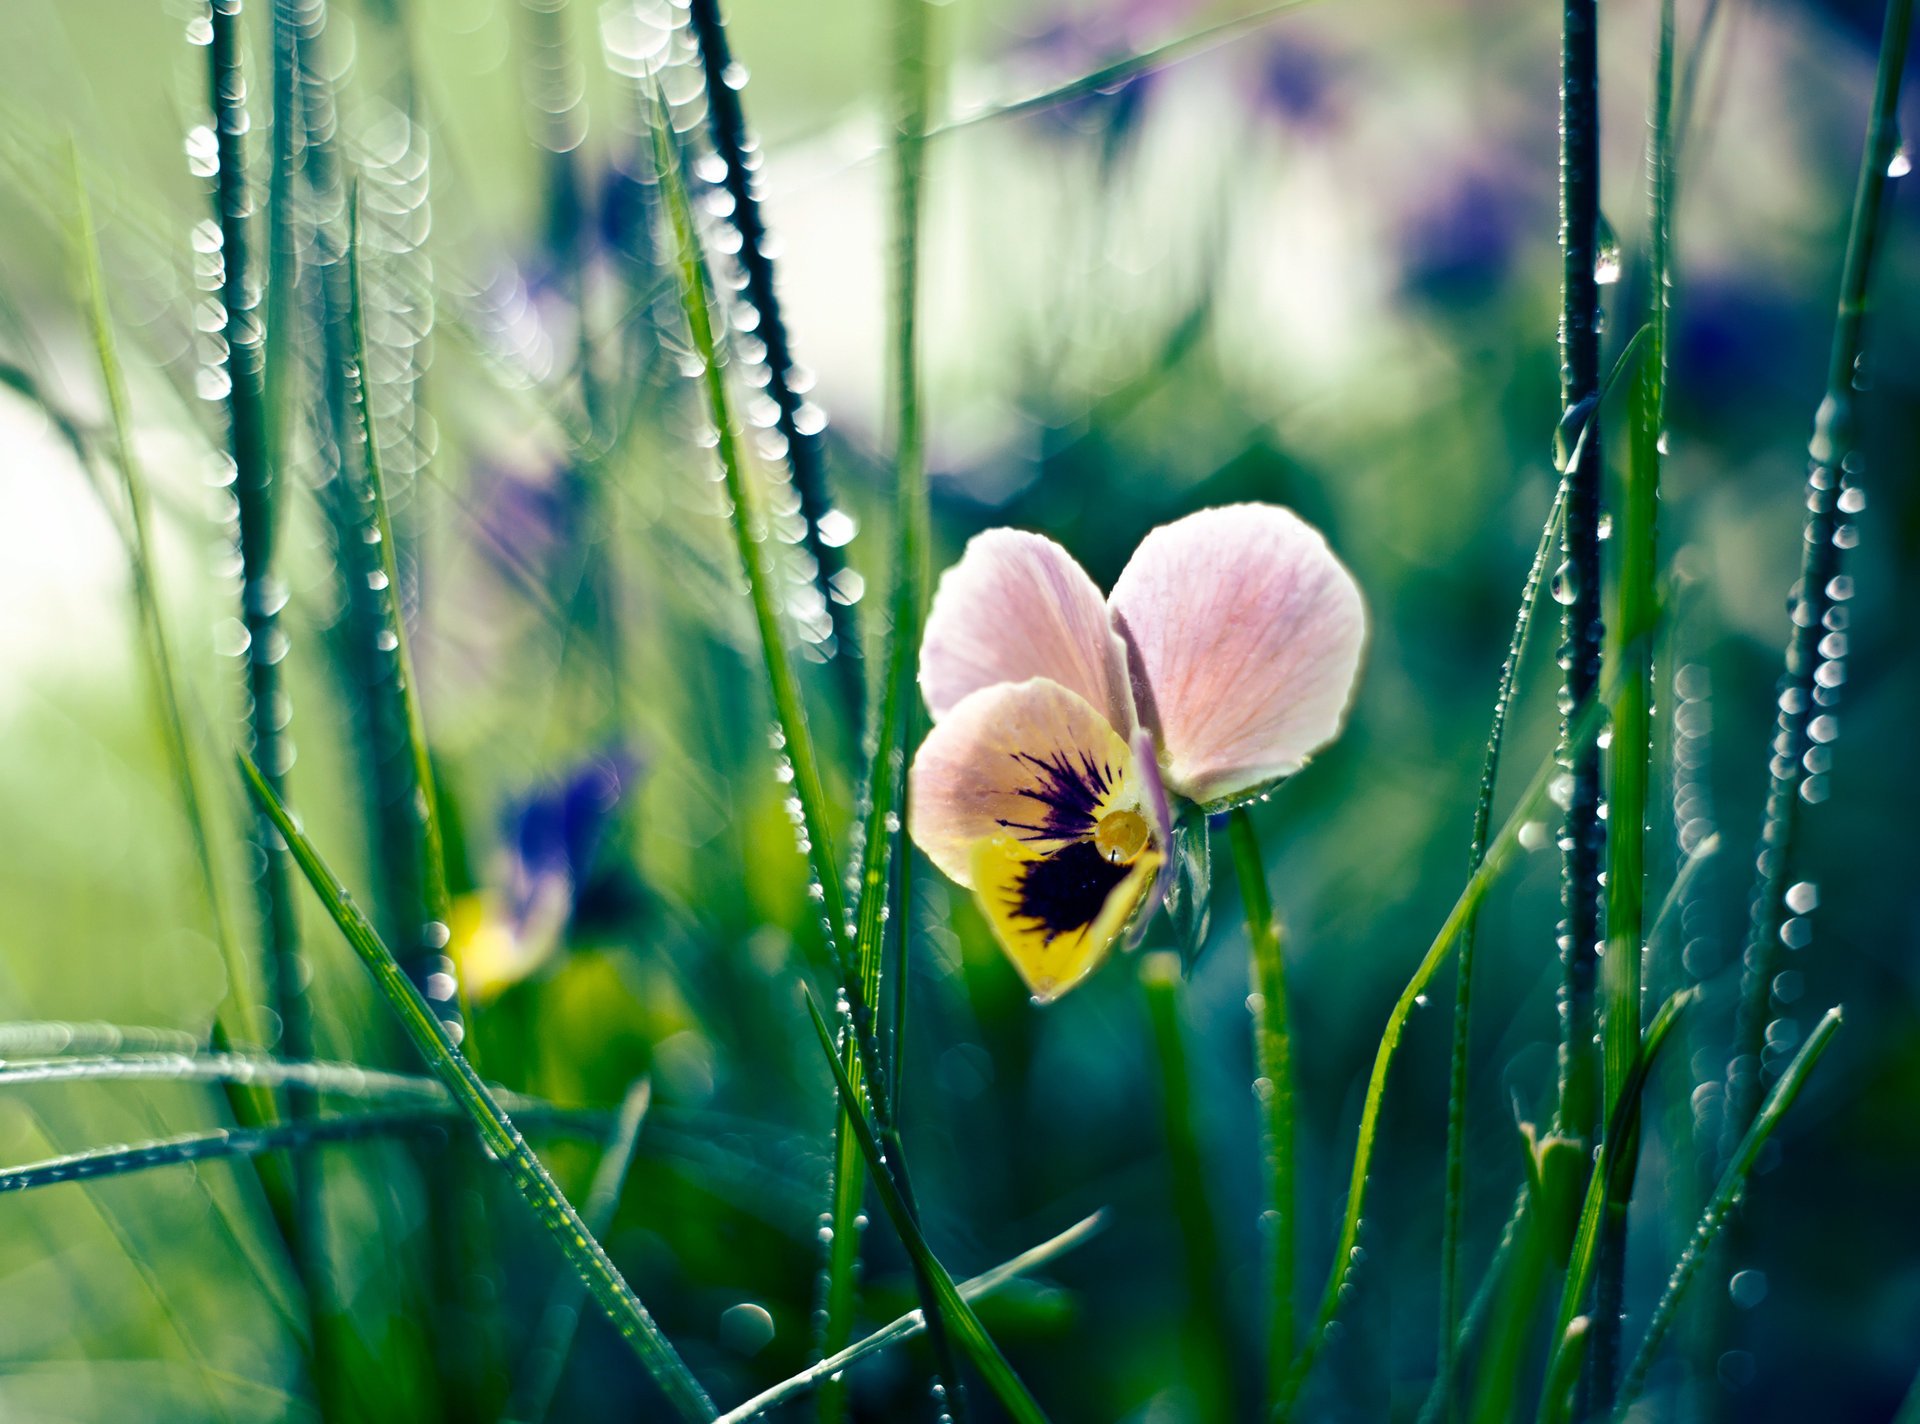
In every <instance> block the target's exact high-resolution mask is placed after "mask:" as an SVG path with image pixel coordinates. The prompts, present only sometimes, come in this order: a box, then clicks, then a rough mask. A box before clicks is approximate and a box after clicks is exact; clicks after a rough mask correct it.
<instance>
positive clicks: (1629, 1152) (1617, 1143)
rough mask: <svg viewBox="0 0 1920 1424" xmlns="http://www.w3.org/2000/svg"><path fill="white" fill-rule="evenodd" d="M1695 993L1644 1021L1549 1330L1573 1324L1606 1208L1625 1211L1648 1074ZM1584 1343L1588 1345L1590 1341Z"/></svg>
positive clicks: (1590, 1278) (1590, 1276)
mask: <svg viewBox="0 0 1920 1424" xmlns="http://www.w3.org/2000/svg"><path fill="white" fill-rule="evenodd" d="M1697 997H1698V993H1697V991H1696V990H1693V989H1682V990H1680V991H1679V992H1678V993H1676V994H1675V995H1673V997H1671V998H1670V999H1668V1000H1667V1001H1666V1003H1664V1004H1662V1005H1661V1006H1660V1012H1659V1013H1657V1014H1655V1015H1654V1017H1653V1022H1652V1023H1651V1024H1649V1025H1648V1026H1647V1033H1646V1038H1645V1039H1644V1041H1643V1042H1642V1044H1641V1051H1640V1053H1639V1054H1637V1055H1636V1056H1635V1058H1634V1069H1633V1072H1632V1074H1630V1075H1629V1076H1628V1078H1627V1081H1626V1082H1625V1083H1623V1084H1621V1087H1620V1093H1619V1095H1618V1097H1617V1098H1616V1099H1615V1101H1614V1108H1613V1115H1612V1117H1611V1118H1610V1119H1609V1120H1608V1123H1607V1135H1606V1136H1605V1137H1604V1138H1602V1139H1601V1143H1600V1147H1599V1150H1598V1151H1597V1152H1596V1153H1595V1154H1594V1161H1593V1171H1592V1173H1591V1174H1590V1175H1589V1177H1588V1179H1587V1193H1586V1198H1585V1200H1584V1202H1583V1203H1582V1205H1581V1209H1580V1225H1579V1228H1578V1230H1577V1231H1576V1232H1575V1234H1574V1238H1573V1252H1572V1254H1571V1256H1570V1257H1569V1258H1568V1265H1567V1279H1566V1283H1565V1286H1564V1288H1563V1289H1562V1291H1561V1294H1560V1309H1559V1312H1558V1314H1557V1315H1556V1317H1555V1319H1554V1327H1553V1328H1554V1335H1555V1337H1556V1338H1561V1337H1564V1336H1565V1334H1566V1332H1567V1331H1568V1330H1569V1329H1570V1328H1571V1327H1572V1325H1573V1321H1574V1317H1575V1316H1576V1315H1578V1314H1579V1312H1580V1308H1581V1305H1582V1303H1583V1302H1584V1301H1585V1300H1586V1296H1587V1288H1588V1287H1589V1286H1590V1285H1592V1284H1593V1282H1594V1272H1595V1271H1596V1269H1597V1268H1598V1266H1599V1258H1600V1252H1601V1249H1602V1245H1601V1242H1602V1234H1603V1232H1604V1230H1605V1218H1606V1213H1607V1212H1608V1211H1612V1210H1625V1205H1626V1200H1627V1198H1628V1196H1629V1195H1631V1193H1632V1190H1633V1175H1634V1165H1635V1160H1636V1155H1637V1147H1638V1138H1639V1127H1640V1119H1641V1115H1642V1112H1641V1110H1642V1105H1643V1099H1644V1096H1645V1092H1646V1085H1647V1078H1648V1076H1649V1075H1650V1074H1651V1073H1652V1072H1653V1066H1654V1064H1655V1063H1656V1062H1657V1061H1658V1060H1659V1057H1660V1051H1661V1050H1662V1049H1663V1048H1665V1047H1666V1044H1667V1039H1668V1037H1669V1036H1670V1035H1671V1033H1672V1031H1673V1028H1674V1025H1675V1024H1676V1023H1677V1022H1678V1021H1679V1019H1680V1017H1681V1015H1682V1014H1684V1013H1685V1012H1686V1011H1687V1009H1688V1008H1689V1007H1691V1005H1692V1004H1693V1002H1694V1000H1695V999H1696V998H1697ZM1583 1348H1591V1342H1589V1344H1588V1346H1586V1347H1583Z"/></svg>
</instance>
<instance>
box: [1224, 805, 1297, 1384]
mask: <svg viewBox="0 0 1920 1424" xmlns="http://www.w3.org/2000/svg"><path fill="white" fill-rule="evenodd" d="M1227 831H1228V836H1229V838H1230V839H1231V841H1232V845H1233V868H1234V873H1235V875H1236V877H1237V878H1238V880H1239V882H1240V899H1241V902H1242V903H1243V904H1244V905H1245V906H1246V913H1247V940H1248V944H1249V947H1250V950H1251V956H1250V963H1251V967H1252V980H1253V991H1252V995H1251V997H1250V998H1249V1000H1248V1002H1249V1004H1251V1005H1252V1006H1253V1048H1254V1053H1253V1061H1254V1071H1255V1072H1256V1073H1257V1074H1258V1075H1259V1076H1258V1079H1257V1080H1256V1082H1255V1084H1254V1087H1255V1090H1256V1092H1255V1098H1256V1100H1257V1101H1258V1102H1259V1104H1260V1109H1261V1111H1260V1153H1261V1160H1262V1165H1263V1167H1264V1169H1265V1170H1264V1171H1263V1173H1262V1182H1261V1186H1262V1191H1263V1202H1264V1208H1263V1212H1262V1216H1263V1221H1262V1229H1263V1231H1264V1232H1265V1233H1266V1236H1267V1240H1266V1242H1265V1245H1266V1251H1267V1261H1266V1269H1267V1294H1268V1300H1267V1369H1266V1394H1265V1396H1264V1399H1265V1406H1266V1409H1267V1411H1268V1412H1269V1413H1271V1412H1272V1411H1273V1409H1274V1408H1275V1406H1276V1405H1277V1404H1278V1403H1279V1401H1280V1398H1281V1395H1282V1394H1283V1392H1284V1390H1285V1387H1286V1379H1287V1374H1288V1371H1289V1370H1290V1369H1291V1367H1292V1365H1293V1276H1294V1237H1295V1232H1296V1231H1297V1229H1298V1224H1297V1223H1296V1222H1295V1220H1294V1184H1293V1183H1294V1161H1293V1157H1294V1153H1293V1110H1294V1084H1293V1048H1292V1041H1291V1037H1290V1034H1289V1031H1288V1027H1287V973H1286V956H1285V953H1284V951H1283V950H1282V948H1281V942H1280V922H1279V920H1278V919H1277V918H1275V916H1274V913H1273V898H1272V896H1271V895H1270V894H1269V893H1268V891H1267V865H1266V861H1265V859H1264V858H1263V857H1262V856H1261V854H1260V840H1259V837H1258V835H1257V833H1256V832H1255V831H1254V828H1253V817H1252V815H1251V814H1250V813H1249V812H1248V810H1247V808H1246V807H1244V806H1242V807H1239V808H1237V809H1236V810H1234V811H1233V812H1232V814H1231V816H1230V817H1229V819H1228V821H1227ZM1216 1298H1217V1297H1216Z"/></svg>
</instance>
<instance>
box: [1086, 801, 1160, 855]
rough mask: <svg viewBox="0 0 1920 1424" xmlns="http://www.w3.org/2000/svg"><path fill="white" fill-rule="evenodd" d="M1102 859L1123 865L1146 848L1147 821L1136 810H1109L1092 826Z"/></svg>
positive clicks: (1096, 847) (1095, 843)
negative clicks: (1097, 823) (1098, 822)
mask: <svg viewBox="0 0 1920 1424" xmlns="http://www.w3.org/2000/svg"><path fill="white" fill-rule="evenodd" d="M1093 844H1094V847H1095V849H1097V850H1098V851H1099V852H1100V857H1101V859H1102V860H1107V861H1111V862H1112V863H1113V864H1115V865H1124V864H1125V863H1126V862H1128V861H1130V860H1132V859H1133V858H1134V857H1135V856H1137V855H1138V854H1140V852H1141V851H1143V850H1145V849H1146V848H1147V822H1146V818H1145V817H1144V816H1142V815H1141V814H1140V813H1139V812H1138V811H1109V812H1107V814H1106V815H1104V816H1102V817H1101V818H1100V824H1099V825H1097V826H1095V827H1094V828H1093Z"/></svg>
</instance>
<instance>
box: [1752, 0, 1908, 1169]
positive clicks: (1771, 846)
mask: <svg viewBox="0 0 1920 1424" xmlns="http://www.w3.org/2000/svg"><path fill="white" fill-rule="evenodd" d="M1912 30H1913V0H1888V4H1887V14H1886V26H1885V28H1884V29H1883V30H1882V32H1881V36H1880V63H1879V69H1878V72H1877V74H1876V76H1875V79H1874V93H1873V110H1872V113H1871V115H1870V117H1869V118H1868V121H1867V137H1866V144H1865V148H1864V151H1863V153H1862V154H1861V159H1860V177H1859V181H1858V184H1857V186H1856V188H1855V190H1854V199H1853V218H1852V222H1851V225H1850V227H1849V229H1848V233H1847V252H1846V260H1845V266H1844V268H1843V270H1842V272H1841V277H1840V300H1839V303H1838V309H1837V311H1836V314H1835V318H1834V324H1833V345H1832V349H1831V351H1830V352H1829V355H1828V362H1827V389H1826V395H1825V396H1824V398H1823V399H1822V400H1821V402H1820V408H1819V410H1818V411H1817V412H1815V414H1814V419H1813V439H1812V441H1811V443H1810V444H1809V445H1808V447H1807V456H1808V464H1807V519H1806V529H1805V539H1804V543H1803V546H1802V559H1801V565H1800V578H1799V582H1797V583H1796V584H1795V585H1794V587H1793V590H1792V592H1791V594H1790V598H1791V607H1792V622H1793V627H1792V630H1791V632H1790V634H1789V635H1788V640H1787V650H1786V666H1785V670H1784V672H1783V674H1782V676H1781V679H1780V683H1779V700H1778V706H1779V716H1778V718H1777V720H1776V723H1775V726H1774V736H1773V741H1772V745H1771V750H1772V756H1771V758H1770V759H1769V763H1768V766H1769V781H1768V787H1767V801H1766V811H1765V815H1764V820H1763V824H1762V826H1761V832H1760V848H1759V853H1758V855H1757V857H1756V859H1755V866H1754V869H1755V875H1754V883H1753V894H1752V901H1751V904H1752V933H1751V934H1750V936H1749V937H1748V940H1747V950H1746V954H1745V956H1744V958H1743V960H1742V963H1743V965H1744V966H1745V970H1746V973H1745V977H1744V979H1743V981H1742V984H1741V994H1740V1011H1739V1016H1738V1023H1737V1029H1736V1035H1735V1041H1734V1051H1733V1057H1732V1059H1731V1060H1730V1061H1729V1063H1728V1065H1727V1085H1726V1102H1727V1111H1726V1123H1725V1133H1724V1136H1723V1138H1722V1157H1723V1159H1724V1158H1725V1157H1726V1156H1727V1155H1728V1154H1729V1153H1730V1152H1731V1150H1732V1146H1733V1144H1734V1143H1735V1142H1737V1141H1738V1140H1739V1139H1740V1135H1741V1134H1742V1133H1744V1132H1745V1131H1746V1129H1747V1124H1748V1122H1749V1120H1750V1119H1751V1117H1752V1114H1753V1112H1754V1104H1755V1103H1756V1102H1757V1101H1758V1100H1759V1097H1760V1090H1761V1088H1762V1086H1763V1085H1764V1083H1765V1078H1766V1063H1765V1056H1764V1047H1765V1042H1766V1026H1767V1022H1768V1020H1769V1019H1770V1018H1771V1017H1772V1014H1773V1012H1774V1010H1775V1009H1776V1008H1778V1009H1779V1010H1781V1011H1782V1012H1784V1011H1785V1010H1786V1007H1787V1006H1786V1005H1784V1004H1778V1005H1776V1004H1775V1003H1774V1002H1773V1000H1772V992H1773V989H1772V986H1773V981H1774V977H1775V974H1776V973H1777V971H1778V969H1779V963H1780V931H1781V929H1782V928H1783V927H1784V926H1785V924H1786V921H1787V920H1788V918H1789V917H1790V915H1791V914H1792V913H1793V912H1792V911H1791V910H1790V908H1789V906H1788V904H1787V892H1788V890H1789V889H1790V888H1791V887H1792V886H1793V885H1794V883H1795V879H1794V877H1795V865H1796V862H1797V856H1796V853H1795V847H1796V842H1797V840H1798V839H1799V833H1800V820H1801V815H1802V812H1803V811H1804V809H1805V807H1806V805H1807V804H1808V803H1809V802H1812V801H1816V800H1818V799H1820V791H1821V788H1822V787H1824V784H1825V783H1824V780H1823V779H1822V778H1821V777H1819V776H1818V775H1817V774H1816V773H1815V772H1814V771H1813V770H1812V769H1811V768H1810V767H1809V765H1808V761H1809V759H1810V754H1811V753H1812V752H1813V749H1814V747H1815V746H1818V745H1824V744H1825V743H1824V742H1816V741H1815V739H1814V737H1813V728H1814V724H1815V722H1816V720H1823V721H1824V723H1825V725H1826V726H1827V727H1831V726H1832V725H1833V717H1832V708H1833V707H1834V706H1835V704H1836V703H1837V702H1838V701H1839V692H1840V681H1841V676H1842V675H1843V674H1844V671H1845V669H1844V662H1843V660H1842V659H1839V658H1830V657H1828V656H1827V655H1826V654H1825V653H1823V652H1822V651H1821V646H1822V644H1823V643H1826V642H1827V639H1828V637H1829V635H1830V634H1831V633H1833V632H1836V631H1838V627H1839V626H1844V621H1845V617H1846V614H1845V610H1844V607H1843V605H1844V604H1845V603H1846V601H1847V599H1848V598H1849V597H1851V595H1852V586H1851V584H1850V582H1849V581H1848V579H1847V577H1846V575H1845V574H1843V573H1842V572H1841V562H1842V560H1841V553H1842V550H1843V549H1844V547H1845V543H1843V542H1842V541H1843V540H1845V542H1846V543H1850V542H1852V541H1851V538H1850V537H1849V536H1847V535H1845V534H1843V532H1842V531H1843V530H1846V529H1850V528H1851V527H1852V526H1851V525H1850V523H1849V522H1848V516H1851V515H1853V514H1854V513H1856V512H1857V511H1858V510H1859V509H1860V508H1862V507H1863V501H1862V499H1861V495H1860V492H1859V490H1858V488H1857V487H1856V486H1855V485H1854V483H1853V476H1854V475H1855V473H1856V472H1857V471H1858V470H1859V467H1860V451H1859V441H1858V428H1857V422H1856V416H1855V404H1854V393H1855V390H1856V388H1857V384H1858V381H1859V378H1860V374H1861V372H1860V363H1861V358H1862V355H1863V353H1864V351H1865V345H1866V313H1867V296H1868V291H1869V288H1870V286H1871V282H1872V277H1873V264H1874V258H1875V257H1876V255H1877V254H1878V251H1879V246H1880V237H1881V234H1882V231H1883V229H1884V228H1885V226H1886V217H1887V205H1886V201H1885V199H1886V191H1887V180H1888V172H1887V169H1888V166H1889V165H1890V164H1891V163H1892V161H1893V158H1894V155H1895V154H1896V153H1898V152H1899V146H1900V125H1899V117H1900V116H1899V109H1900V82H1901V78H1902V76H1903V75H1904V73H1905V70H1906V55H1907V43H1908V40H1909V38H1910V36H1911V34H1912ZM1836 615H1837V616H1836ZM1842 641H1843V642H1844V639H1843V640H1842ZM1828 646H1829V647H1831V646H1832V645H1831V644H1828ZM1823 730H1824V728H1823ZM1816 764H1818V763H1817V762H1816Z"/></svg>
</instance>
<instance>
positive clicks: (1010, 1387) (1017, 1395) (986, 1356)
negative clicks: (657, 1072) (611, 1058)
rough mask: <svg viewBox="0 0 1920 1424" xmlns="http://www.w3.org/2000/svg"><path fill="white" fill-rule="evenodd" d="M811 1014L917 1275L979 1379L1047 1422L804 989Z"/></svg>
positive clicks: (1024, 1423) (1025, 1416) (1023, 1415)
mask: <svg viewBox="0 0 1920 1424" xmlns="http://www.w3.org/2000/svg"><path fill="white" fill-rule="evenodd" d="M806 1001H807V1013H808V1015H809V1017H810V1018H811V1019H812V1021H813V1028H814V1032H815V1034H817V1035H818V1037H819V1039H820V1051H821V1052H822V1053H823V1054H824V1055H825V1056H826V1059H827V1063H828V1065H829V1067H830V1068H831V1069H832V1072H833V1082H834V1087H835V1089H836V1090H837V1091H838V1093H839V1097H840V1101H841V1103H842V1104H843V1105H845V1106H846V1107H847V1108H848V1118H847V1120H848V1121H849V1122H850V1123H851V1124H852V1127H853V1135H854V1139H855V1141H856V1142H858V1143H859V1145H860V1151H861V1155H862V1156H864V1157H865V1158H866V1162H867V1170H868V1172H869V1173H870V1174H871V1175H872V1177H873V1184H874V1186H875V1188H876V1189H877V1190H878V1191H879V1195H880V1203H881V1205H882V1206H883V1207H884V1208H885V1209H886V1213H887V1219H888V1220H889V1221H891V1222H892V1223H893V1229H894V1231H895V1232H896V1233H897V1234H898V1236H899V1237H900V1244H901V1245H902V1246H903V1247H905V1248H906V1252H907V1256H908V1258H909V1259H910V1260H911V1261H912V1262H913V1265H914V1271H915V1274H916V1275H917V1276H919V1277H921V1278H922V1279H924V1280H925V1281H926V1282H927V1283H928V1284H929V1285H930V1286H931V1294H932V1295H933V1298H934V1303H935V1308H936V1309H938V1311H939V1312H940V1314H941V1315H942V1316H943V1317H944V1318H945V1320H946V1323H947V1326H948V1328H949V1329H951V1330H952V1332H953V1336H954V1339H955V1340H956V1341H958V1342H959V1344H960V1347H961V1348H962V1349H964V1350H965V1351H966V1352H967V1357H968V1358H969V1359H970V1360H972V1361H973V1365H974V1368H975V1369H977V1370H979V1371H980V1375H981V1378H983V1379H984V1380H985V1381H986V1382H987V1386H988V1388H990V1389H991V1390H992V1391H993V1393H994V1397H995V1398H996V1399H998V1400H999V1401H1000V1404H1001V1406H1002V1407H1003V1408H1004V1409H1005V1410H1006V1411H1007V1413H1008V1414H1010V1415H1012V1416H1013V1418H1014V1419H1015V1420H1017V1421H1018V1424H1045V1420H1046V1417H1047V1416H1046V1413H1045V1411H1043V1410H1042V1409H1041V1408H1040V1405H1039V1402H1038V1401H1037V1400H1035V1399H1034V1397H1033V1396H1032V1394H1030V1393H1029V1392H1028V1391H1027V1387H1026V1385H1024V1384H1022V1383H1021V1381H1020V1376H1019V1375H1017V1374H1015V1373H1014V1370H1013V1366H1012V1365H1010V1364H1009V1363H1007V1357H1006V1356H1005V1355H1003V1354H1001V1353H1000V1347H999V1346H998V1345H996V1344H994V1342H993V1337H992V1336H991V1335H989V1334H987V1331H986V1327H985V1326H983V1325H981V1323H980V1317H979V1316H977V1315H975V1314H974V1313H973V1307H972V1306H970V1305H968V1304H967V1302H966V1300H965V1299H964V1298H963V1297H962V1296H961V1294H960V1292H959V1290H958V1289H957V1288H956V1287H955V1286H954V1283H953V1277H952V1276H950V1275H948V1274H947V1268H946V1267H945V1266H942V1265H941V1264H940V1262H939V1259H938V1258H937V1257H935V1255H934V1254H933V1249H932V1247H930V1246H928V1245H927V1239H926V1237H925V1236H923V1235H922V1234H921V1232H920V1225H919V1222H918V1221H917V1220H916V1218H915V1215H914V1212H913V1209H912V1208H911V1207H910V1206H909V1205H908V1204H907V1201H906V1198H905V1196H904V1194H903V1193H902V1191H901V1189H900V1187H899V1185H898V1183H896V1182H895V1180H894V1167H893V1165H892V1164H890V1163H889V1162H888V1160H887V1155H886V1153H885V1152H883V1151H882V1150H881V1147H880V1142H879V1139H878V1138H877V1137H876V1136H875V1134H874V1129H873V1125H872V1124H871V1123H870V1122H868V1121H867V1112H866V1106H865V1104H864V1103H863V1102H862V1100H861V1099H860V1096H859V1094H858V1093H857V1092H856V1090H855V1089H854V1086H853V1084H852V1083H851V1082H850V1081H849V1080H848V1078H847V1070H846V1068H845V1067H843V1066H842V1064H841V1062H840V1055H839V1053H838V1052H837V1051H836V1050H835V1048H834V1044H833V1031H832V1030H831V1029H829V1028H828V1027H827V1021H826V1019H825V1018H824V1017H822V1016H821V1013H820V1006H819V1005H818V1004H816V1003H815V1002H814V1001H813V995H812V994H811V993H807V994H806Z"/></svg>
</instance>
